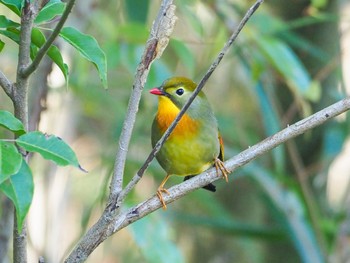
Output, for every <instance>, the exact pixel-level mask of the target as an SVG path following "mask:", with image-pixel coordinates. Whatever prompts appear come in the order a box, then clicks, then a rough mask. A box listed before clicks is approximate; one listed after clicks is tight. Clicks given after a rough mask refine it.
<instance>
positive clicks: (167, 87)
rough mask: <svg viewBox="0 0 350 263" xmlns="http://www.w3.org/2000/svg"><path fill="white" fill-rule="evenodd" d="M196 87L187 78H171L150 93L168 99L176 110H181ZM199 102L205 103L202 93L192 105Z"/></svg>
mask: <svg viewBox="0 0 350 263" xmlns="http://www.w3.org/2000/svg"><path fill="white" fill-rule="evenodd" d="M196 87H197V84H196V83H194V82H193V81H192V80H190V79H188V78H185V77H172V78H169V79H167V80H165V81H164V82H163V84H162V85H161V86H160V87H157V88H153V89H151V90H150V93H152V94H154V95H158V96H162V97H166V98H168V99H170V100H171V102H172V103H173V104H174V105H175V106H176V107H177V108H178V109H181V108H182V107H183V106H184V105H185V103H186V102H187V100H188V99H189V98H190V96H191V95H192V93H193V91H194V90H195V88H196ZM201 100H205V101H206V98H205V95H204V93H203V92H202V91H201V92H200V93H199V94H198V97H197V98H196V99H195V101H194V102H193V103H192V105H195V104H197V103H199V102H200V101H201ZM196 102H197V103H196Z"/></svg>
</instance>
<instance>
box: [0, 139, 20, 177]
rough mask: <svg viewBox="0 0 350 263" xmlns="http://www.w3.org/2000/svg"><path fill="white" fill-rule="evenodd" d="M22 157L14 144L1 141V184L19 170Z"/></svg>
mask: <svg viewBox="0 0 350 263" xmlns="http://www.w3.org/2000/svg"><path fill="white" fill-rule="evenodd" d="M22 159H23V158H22V155H21V154H20V153H19V152H18V150H17V148H16V146H15V145H14V144H12V143H8V142H4V141H0V184H1V183H2V182H3V181H5V180H6V179H8V178H9V177H10V176H11V175H13V174H15V173H17V172H18V170H19V168H20V167H21V163H22Z"/></svg>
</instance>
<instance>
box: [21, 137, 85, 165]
mask: <svg viewBox="0 0 350 263" xmlns="http://www.w3.org/2000/svg"><path fill="white" fill-rule="evenodd" d="M16 143H17V144H18V145H19V146H21V147H23V148H24V149H25V150H26V151H28V152H37V153H40V154H41V155H42V157H44V158H45V159H47V160H52V161H54V162H55V163H56V164H58V165H61V166H66V165H73V166H75V167H78V168H79V169H82V168H81V167H80V165H79V163H78V160H77V157H76V155H75V153H74V152H73V150H72V149H71V148H70V147H69V146H68V145H67V144H66V143H65V142H64V141H63V140H62V139H61V138H59V137H57V136H54V135H47V134H43V133H41V132H38V131H35V132H29V133H27V134H24V135H22V136H21V137H19V138H17V139H16Z"/></svg>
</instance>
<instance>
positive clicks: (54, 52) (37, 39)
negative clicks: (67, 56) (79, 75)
mask: <svg viewBox="0 0 350 263" xmlns="http://www.w3.org/2000/svg"><path fill="white" fill-rule="evenodd" d="M32 42H33V44H34V45H35V46H37V47H39V48H40V47H41V46H42V45H44V44H45V42H46V38H45V35H44V34H43V33H42V32H41V31H40V30H39V29H37V28H33V30H32ZM47 55H48V56H49V57H50V58H51V59H52V61H53V62H55V63H56V65H57V66H58V67H59V68H60V70H61V72H62V74H63V76H64V78H65V80H66V82H68V74H69V70H68V66H67V64H66V63H64V61H63V58H62V55H61V52H60V50H59V49H58V48H57V47H56V46H55V45H52V46H51V47H50V48H49V50H48V52H47Z"/></svg>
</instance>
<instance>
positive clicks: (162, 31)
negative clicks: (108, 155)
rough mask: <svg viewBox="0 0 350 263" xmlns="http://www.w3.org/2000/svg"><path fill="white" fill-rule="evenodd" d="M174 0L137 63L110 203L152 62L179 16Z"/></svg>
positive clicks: (165, 0) (119, 184) (166, 5)
mask: <svg viewBox="0 0 350 263" xmlns="http://www.w3.org/2000/svg"><path fill="white" fill-rule="evenodd" d="M172 2H173V1H172V0H163V2H162V5H161V7H160V10H159V12H158V15H157V18H156V20H155V21H154V23H153V26H152V29H151V34H150V37H149V39H148V41H147V43H146V47H145V50H144V53H143V56H142V59H141V62H140V63H139V65H138V67H137V71H136V75H135V81H134V84H133V89H132V93H131V96H130V99H129V105H128V109H127V113H126V116H125V120H124V123H123V128H122V133H121V135H120V138H119V150H118V152H117V155H116V158H115V164H114V172H113V177H112V181H111V185H110V191H111V193H110V196H109V203H112V202H115V201H116V199H117V196H118V194H119V193H120V191H121V190H122V184H123V175H124V166H125V161H126V155H127V152H128V148H129V142H130V138H131V135H132V131H133V127H134V124H135V120H136V114H137V112H138V108H139V102H140V99H141V94H142V90H143V87H144V86H145V83H146V80H147V76H148V72H149V68H150V65H151V64H152V62H153V61H154V60H155V59H156V58H158V57H160V56H161V54H162V53H163V51H164V49H165V48H166V46H167V44H168V42H169V37H170V34H171V33H172V31H173V28H174V25H175V21H176V19H177V18H176V16H175V6H174V5H172Z"/></svg>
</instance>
